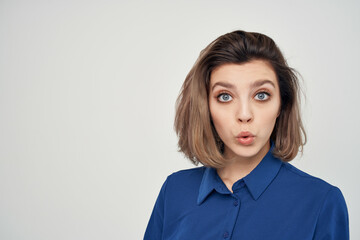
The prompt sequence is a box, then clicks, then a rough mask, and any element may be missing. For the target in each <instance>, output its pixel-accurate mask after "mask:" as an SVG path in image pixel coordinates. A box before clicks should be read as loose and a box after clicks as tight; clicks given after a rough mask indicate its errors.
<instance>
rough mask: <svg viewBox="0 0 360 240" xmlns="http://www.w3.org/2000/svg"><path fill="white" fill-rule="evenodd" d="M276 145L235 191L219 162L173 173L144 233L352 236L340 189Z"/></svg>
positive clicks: (312, 239) (224, 239) (330, 239)
mask: <svg viewBox="0 0 360 240" xmlns="http://www.w3.org/2000/svg"><path fill="white" fill-rule="evenodd" d="M272 148H273V146H272ZM272 148H271V149H270V150H269V152H268V153H267V155H266V156H265V157H264V158H263V159H262V161H261V162H260V163H259V164H258V165H257V166H256V168H255V169H254V170H252V171H251V173H249V174H248V175H247V176H246V177H244V178H242V179H240V180H238V181H237V182H235V183H234V184H233V187H232V190H233V193H231V192H230V191H229V189H227V187H226V186H225V184H224V183H223V181H222V180H221V178H220V177H219V176H218V174H217V171H216V170H215V169H214V168H209V167H197V168H192V169H188V170H182V171H178V172H176V173H173V174H171V175H170V176H168V177H167V179H166V181H165V183H164V184H163V186H162V188H161V190H160V194H159V196H158V198H157V200H156V203H155V206H154V209H153V211H152V214H151V217H150V220H149V223H148V226H147V229H146V232H145V236H144V239H145V240H165V239H171V240H177V239H179V240H193V239H194V240H201V239H206V240H216V239H218V240H228V239H243V240H247V239H251V240H256V239H259V240H272V239H274V240H275V239H276V240H282V239H283V240H297V239H299V240H307V239H309V240H320V239H324V240H325V239H326V240H335V239H336V240H343V239H349V219H348V212H347V207H346V203H345V199H344V197H343V195H342V193H341V191H340V189H339V188H337V187H335V186H332V185H330V184H329V183H327V182H325V181H323V180H321V179H319V178H316V177H313V176H311V175H309V174H307V173H305V172H303V171H300V170H299V169H297V168H296V167H294V166H293V165H291V164H290V163H287V162H283V161H281V160H280V159H278V158H275V157H274V156H273V155H272V154H271V150H272Z"/></svg>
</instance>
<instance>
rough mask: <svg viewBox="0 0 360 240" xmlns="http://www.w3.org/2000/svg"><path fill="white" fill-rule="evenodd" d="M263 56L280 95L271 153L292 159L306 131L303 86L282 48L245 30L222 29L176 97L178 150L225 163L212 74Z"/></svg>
mask: <svg viewBox="0 0 360 240" xmlns="http://www.w3.org/2000/svg"><path fill="white" fill-rule="evenodd" d="M252 60H265V61H267V62H268V63H270V65H271V66H272V67H273V69H274V71H275V73H276V76H277V80H278V84H279V88H280V99H281V110H280V115H279V117H278V118H277V119H276V123H275V127H274V130H273V132H272V134H271V136H270V139H271V140H272V141H273V142H274V144H275V146H274V149H273V155H274V156H276V157H278V158H280V159H282V160H283V161H291V160H292V159H293V158H294V157H295V156H296V155H297V154H298V152H299V150H300V151H302V150H303V146H304V145H305V143H306V133H305V130H304V127H303V124H302V121H301V116H300V108H299V103H300V87H299V80H298V77H297V72H296V70H294V69H293V68H290V67H289V66H288V65H287V62H286V60H285V58H284V56H283V55H282V53H281V51H280V49H279V48H278V47H277V45H276V44H275V42H274V41H273V40H272V39H271V38H270V37H268V36H266V35H264V34H261V33H256V32H245V31H240V30H239V31H234V32H230V33H227V34H224V35H222V36H220V37H218V38H217V39H215V40H214V41H213V42H211V43H210V44H209V45H208V46H207V47H206V48H205V49H204V50H202V51H201V52H200V56H199V57H198V59H197V61H196V62H195V64H194V66H193V67H192V69H191V70H190V72H189V73H188V75H187V76H186V79H185V81H184V83H183V85H182V88H181V92H180V95H179V96H178V98H177V100H176V115H175V122H174V129H175V131H176V134H177V136H178V138H179V141H178V146H179V151H180V152H183V153H184V154H185V156H186V157H188V158H189V159H190V160H191V161H192V162H193V163H194V164H195V165H198V163H199V162H200V163H202V164H203V165H204V166H210V167H214V168H221V167H223V166H224V163H225V162H226V159H225V158H224V156H223V151H224V143H223V142H222V141H221V139H220V137H219V135H218V134H217V132H216V130H215V127H214V124H213V122H212V119H211V115H210V110H209V103H208V95H209V87H210V86H209V85H210V75H211V72H212V70H214V69H215V68H216V67H218V66H220V65H222V64H226V63H236V64H242V63H247V62H250V61H252Z"/></svg>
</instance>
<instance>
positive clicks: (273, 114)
mask: <svg viewBox="0 0 360 240" xmlns="http://www.w3.org/2000/svg"><path fill="white" fill-rule="evenodd" d="M278 114H279V107H277V106H271V107H268V108H265V109H263V111H259V113H258V115H257V119H258V122H259V123H260V124H261V125H263V126H267V127H268V128H269V129H268V130H269V131H270V130H271V131H272V128H273V127H274V125H275V122H276V118H277V117H278ZM270 128H271V129H270Z"/></svg>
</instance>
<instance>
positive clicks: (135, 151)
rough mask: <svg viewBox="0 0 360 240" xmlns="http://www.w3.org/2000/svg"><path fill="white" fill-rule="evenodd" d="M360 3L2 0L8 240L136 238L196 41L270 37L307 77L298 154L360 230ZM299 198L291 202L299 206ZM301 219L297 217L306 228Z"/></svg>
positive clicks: (3, 211) (169, 158) (0, 148)
mask: <svg viewBox="0 0 360 240" xmlns="http://www.w3.org/2000/svg"><path fill="white" fill-rule="evenodd" d="M359 12H360V4H359V2H358V1H355V0H354V1H340V0H339V1H285V0H284V1H209V0H207V1H181V3H180V1H178V2H175V1H109V0H105V1H101V0H98V1H87V0H83V1H81V0H71V1H70V0H66V1H25V0H1V1H0V239H4V240H6V239H37V240H41V239H141V238H142V237H143V234H144V231H145V228H146V225H147V222H148V220H149V217H150V214H151V211H152V208H153V205H154V202H155V199H156V197H157V195H158V193H159V190H160V187H161V185H162V183H163V182H164V180H165V178H166V176H168V175H169V174H171V173H172V172H175V171H178V170H181V169H185V168H190V167H193V165H191V164H190V162H189V161H188V160H186V159H185V158H184V157H183V156H182V154H180V153H178V152H177V138H176V135H175V133H174V131H173V119H174V104H175V100H176V97H177V95H178V93H179V90H180V87H181V85H182V82H183V80H184V78H185V76H186V74H187V72H188V71H189V70H190V68H191V66H192V65H193V63H194V62H195V60H196V58H197V56H198V54H199V52H200V50H202V49H203V48H204V47H205V46H206V45H207V44H209V43H210V42H211V41H212V40H214V39H215V38H216V37H218V36H219V35H221V34H224V33H226V32H230V31H233V30H236V29H244V30H247V31H258V32H262V33H265V34H267V35H269V36H270V37H272V38H273V39H274V40H275V41H276V42H277V44H278V45H279V46H280V48H281V49H282V51H283V53H284V54H285V56H286V58H287V59H288V62H289V64H290V65H291V66H292V67H294V68H295V69H297V70H298V71H299V72H300V73H301V74H302V76H303V78H304V85H303V88H304V91H305V92H306V101H305V102H304V105H303V113H304V121H305V125H306V129H307V132H308V137H309V141H308V144H307V145H306V147H305V153H304V155H303V157H301V158H297V159H295V160H294V161H293V162H292V163H293V164H294V165H295V166H297V167H299V168H300V169H302V170H304V171H306V172H308V173H309V174H312V175H315V176H317V177H320V178H322V179H324V180H326V181H328V182H329V183H331V184H333V185H335V186H338V187H339V188H340V189H341V190H342V192H343V194H344V196H345V199H346V202H347V206H348V209H349V215H350V231H351V237H352V239H360V229H359V228H358V227H357V226H359V223H360V214H359V212H360V209H359V208H360V206H359V204H356V202H357V203H359V202H360V192H359V191H358V190H359V187H358V184H359V180H360V177H359V161H360V154H359V135H360V128H359V126H358V125H359V122H360V115H359V110H358V105H359V102H360V101H359V97H360V95H359V90H360V79H359V56H360V47H359V43H360V17H359V16H360V14H359ZM294 204H296V203H294ZM299 227H301V226H299Z"/></svg>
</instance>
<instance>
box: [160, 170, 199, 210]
mask: <svg viewBox="0 0 360 240" xmlns="http://www.w3.org/2000/svg"><path fill="white" fill-rule="evenodd" d="M205 169H206V168H205V167H195V168H190V169H184V170H180V171H177V172H174V173H172V174H170V175H169V176H168V177H167V179H166V181H165V184H164V187H163V188H164V189H163V191H164V197H165V199H167V201H168V202H169V203H170V202H173V201H176V202H178V201H191V200H192V201H195V202H196V198H197V195H198V193H199V187H200V184H201V181H202V177H203V175H204V171H205ZM194 199H195V200H194Z"/></svg>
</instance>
